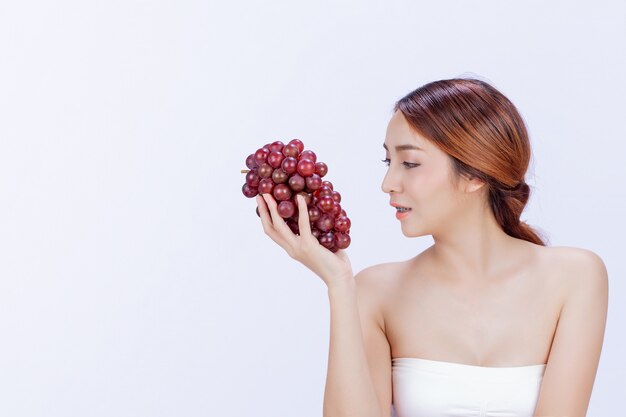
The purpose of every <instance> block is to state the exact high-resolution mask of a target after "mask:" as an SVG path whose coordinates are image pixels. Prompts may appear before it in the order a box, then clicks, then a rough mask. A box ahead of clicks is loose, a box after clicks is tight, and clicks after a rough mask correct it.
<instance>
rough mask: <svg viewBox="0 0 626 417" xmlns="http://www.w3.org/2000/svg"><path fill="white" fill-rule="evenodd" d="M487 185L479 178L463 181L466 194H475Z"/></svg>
mask: <svg viewBox="0 0 626 417" xmlns="http://www.w3.org/2000/svg"><path fill="white" fill-rule="evenodd" d="M484 185H485V182H484V181H483V180H481V179H480V178H478V177H474V176H470V177H469V178H464V179H463V191H464V192H466V193H473V192H475V191H478V190H480V189H481V188H482V187H483V186H484Z"/></svg>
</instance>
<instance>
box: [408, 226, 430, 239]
mask: <svg viewBox="0 0 626 417" xmlns="http://www.w3.org/2000/svg"><path fill="white" fill-rule="evenodd" d="M402 234H404V236H406V237H422V236H429V235H430V234H431V233H430V232H428V231H427V230H424V229H419V228H415V227H413V228H411V227H410V225H408V224H407V225H403V226H402Z"/></svg>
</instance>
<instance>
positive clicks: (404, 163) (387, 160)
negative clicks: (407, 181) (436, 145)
mask: <svg viewBox="0 0 626 417" xmlns="http://www.w3.org/2000/svg"><path fill="white" fill-rule="evenodd" d="M382 162H384V163H385V165H387V166H389V165H390V163H391V161H390V160H389V159H383V160H382ZM402 165H404V166H405V168H406V169H410V168H415V167H417V166H420V164H413V163H411V162H403V163H402Z"/></svg>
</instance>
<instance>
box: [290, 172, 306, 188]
mask: <svg viewBox="0 0 626 417" xmlns="http://www.w3.org/2000/svg"><path fill="white" fill-rule="evenodd" d="M305 185H306V183H305V179H304V178H303V177H302V176H300V175H299V174H293V175H292V176H291V177H290V178H289V186H290V187H291V189H292V190H294V191H296V192H298V191H302V190H304V187H305Z"/></svg>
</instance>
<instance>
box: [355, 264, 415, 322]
mask: <svg viewBox="0 0 626 417" xmlns="http://www.w3.org/2000/svg"><path fill="white" fill-rule="evenodd" d="M405 264H406V262H387V263H381V264H376V265H371V266H368V267H366V268H364V269H362V270H361V271H359V272H358V273H357V274H356V275H355V276H354V281H355V283H356V291H357V296H358V302H359V306H360V307H361V308H362V309H363V310H368V311H369V312H370V313H371V314H373V315H374V316H375V319H376V321H377V322H378V323H379V324H380V326H381V327H384V319H383V305H384V304H385V298H386V295H387V294H388V293H389V291H390V289H391V288H392V283H393V282H394V281H395V280H396V278H397V277H398V276H399V275H400V274H401V271H402V270H403V268H404V267H405Z"/></svg>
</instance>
